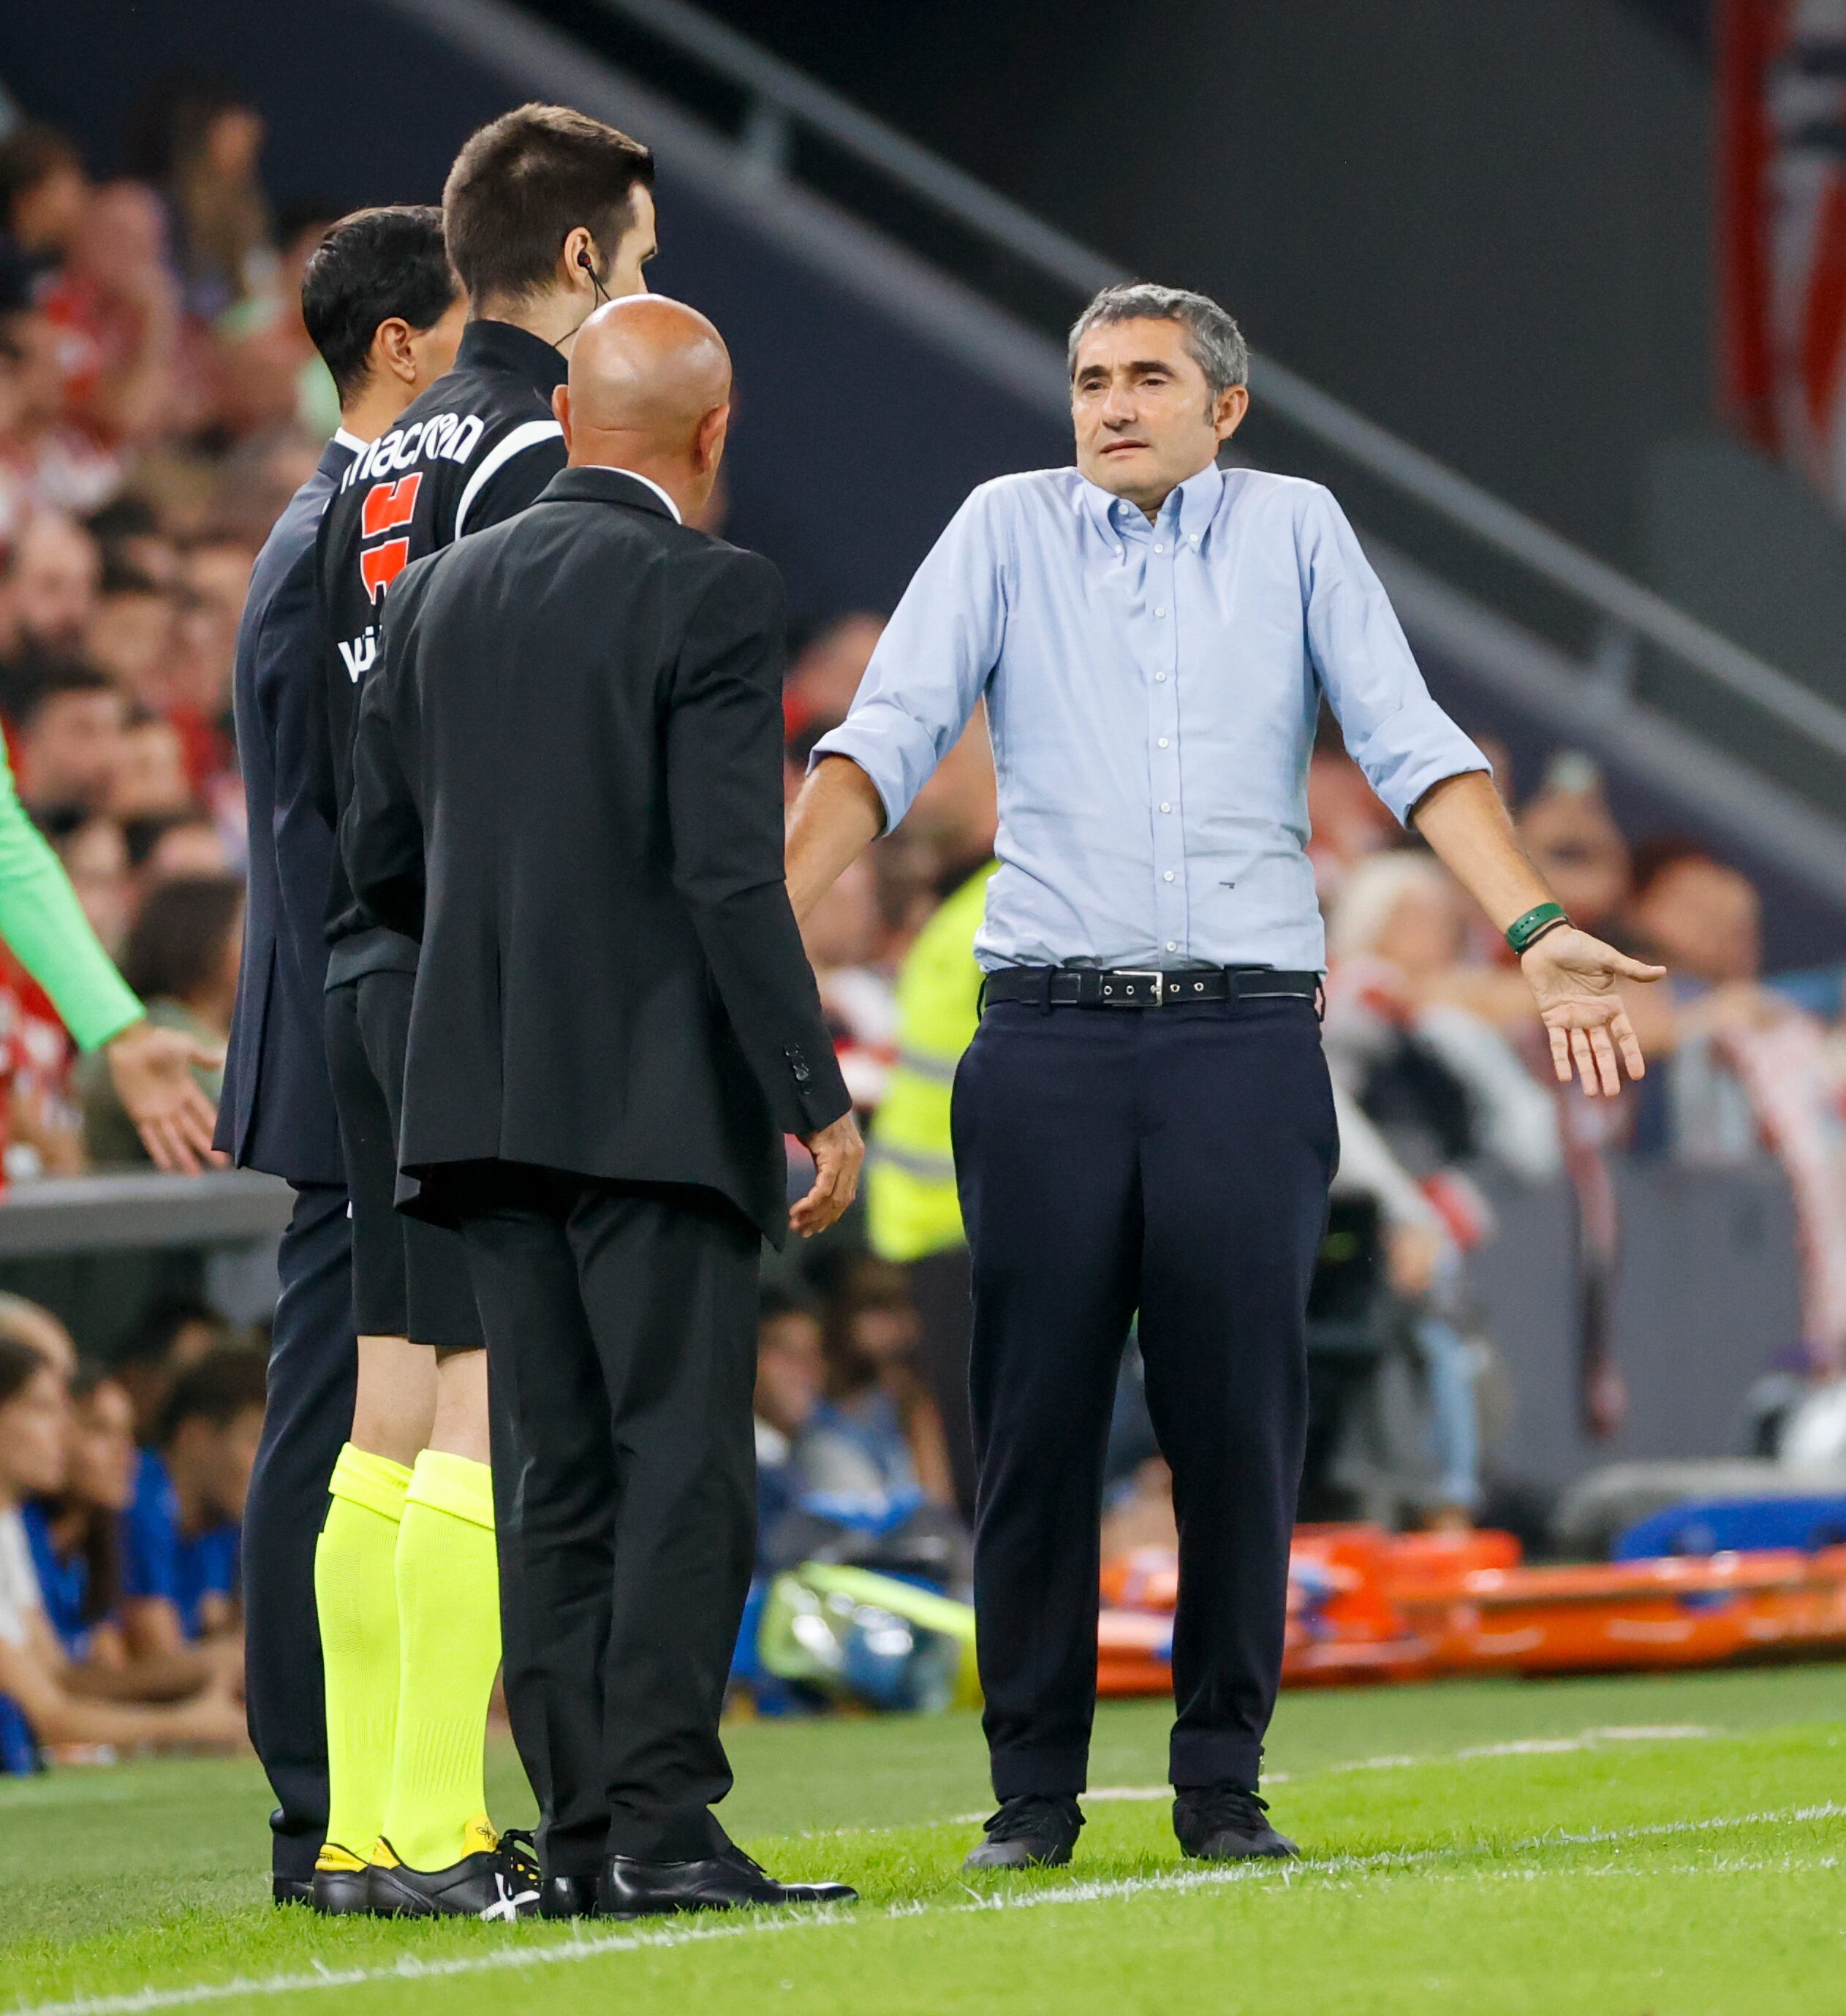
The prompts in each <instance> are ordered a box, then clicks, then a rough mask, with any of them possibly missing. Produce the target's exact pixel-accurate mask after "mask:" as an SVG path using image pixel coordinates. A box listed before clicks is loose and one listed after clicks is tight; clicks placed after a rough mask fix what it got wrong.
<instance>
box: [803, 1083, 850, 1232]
mask: <svg viewBox="0 0 1846 2016" xmlns="http://www.w3.org/2000/svg"><path fill="white" fill-rule="evenodd" d="M801 1144H802V1147H804V1148H806V1150H807V1151H808V1153H809V1154H810V1155H812V1156H813V1158H814V1184H813V1189H811V1190H809V1192H808V1193H807V1195H806V1197H803V1198H802V1200H801V1201H800V1202H799V1204H796V1205H795V1207H794V1208H793V1209H792V1210H791V1211H790V1212H789V1214H788V1229H789V1230H790V1231H791V1232H798V1233H800V1234H801V1236H802V1238H803V1239H812V1238H813V1236H814V1235H815V1233H817V1232H824V1231H825V1230H826V1229H827V1227H828V1226H830V1225H835V1224H837V1223H838V1222H839V1220H840V1219H841V1218H842V1216H843V1215H845V1210H846V1208H847V1206H848V1205H849V1204H851V1203H852V1201H853V1198H854V1197H856V1196H857V1195H858V1194H859V1169H860V1164H861V1163H863V1162H864V1160H865V1143H864V1139H862V1138H861V1136H860V1132H859V1125H858V1122H857V1121H855V1120H854V1119H853V1116H852V1114H850V1113H843V1114H841V1115H840V1117H839V1118H838V1120H836V1121H834V1123H833V1124H832V1125H831V1126H830V1127H823V1128H821V1129H820V1130H819V1132H817V1133H813V1134H804V1135H802V1137H801Z"/></svg>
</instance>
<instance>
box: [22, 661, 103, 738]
mask: <svg viewBox="0 0 1846 2016" xmlns="http://www.w3.org/2000/svg"><path fill="white" fill-rule="evenodd" d="M63 693H115V694H116V697H117V699H120V698H121V694H120V693H119V692H117V687H116V684H115V682H114V680H113V679H110V676H109V675H108V674H107V673H106V671H103V668H102V667H101V666H100V665H92V664H91V663H90V662H89V661H88V659H87V658H73V657H61V656H55V655H50V654H48V655H46V656H45V657H37V658H34V660H33V661H31V663H30V664H27V666H26V667H25V668H23V671H21V673H20V692H19V694H18V697H17V699H16V702H15V705H16V708H17V719H18V722H19V725H20V727H21V728H22V729H26V728H30V727H31V725H32V723H33V722H34V721H35V720H36V719H37V718H38V714H39V711H40V709H41V708H42V707H45V705H47V704H48V703H49V702H50V701H52V700H56V699H57V698H58V697H59V695H60V694H63ZM125 704H126V703H125V702H124V705H125Z"/></svg>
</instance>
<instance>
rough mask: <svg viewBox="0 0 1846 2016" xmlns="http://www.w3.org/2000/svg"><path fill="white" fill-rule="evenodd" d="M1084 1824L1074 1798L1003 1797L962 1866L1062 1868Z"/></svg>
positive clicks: (1045, 1796)
mask: <svg viewBox="0 0 1846 2016" xmlns="http://www.w3.org/2000/svg"><path fill="white" fill-rule="evenodd" d="M1082 1827H1083V1809H1082V1808H1081V1807H1080V1806H1079V1805H1078V1804H1077V1802H1076V1800H1075V1799H1069V1798H1052V1797H1050V1796H1047V1795H1042V1794H1038V1793H1026V1794H1025V1795H1022V1797H1020V1798H1015V1799H1003V1800H1002V1801H1001V1805H1000V1810H999V1812H998V1813H996V1814H995V1815H994V1816H993V1818H992V1819H991V1820H989V1821H988V1823H987V1838H986V1840H985V1841H982V1843H981V1844H980V1845H979V1847H977V1848H975V1849H974V1850H973V1851H972V1852H971V1853H970V1854H969V1856H968V1859H967V1860H966V1861H965V1862H964V1863H962V1865H961V1866H962V1867H963V1868H964V1869H1062V1867H1064V1865H1065V1863H1067V1862H1068V1861H1069V1859H1070V1852H1071V1850H1072V1849H1074V1848H1075V1847H1076V1838H1077V1835H1078V1834H1079V1832H1080V1831H1081V1829H1082Z"/></svg>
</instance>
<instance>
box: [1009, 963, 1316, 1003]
mask: <svg viewBox="0 0 1846 2016" xmlns="http://www.w3.org/2000/svg"><path fill="white" fill-rule="evenodd" d="M1320 991H1321V976H1320V975H1319V974H1318V973H1282V972H1279V971H1278V970H1277V969H1276V968H1275V967H1272V966H1220V967H1210V968H1206V967H1197V968H1194V969H1192V970H1182V971H1180V972H1177V973H1162V972H1159V971H1157V970H1154V969H1152V968H1151V967H1115V968H1113V969H1109V970H1105V969H1101V968H1098V967H1089V966H1005V967H1001V969H1000V970H999V971H997V973H990V974H988V975H987V981H986V988H985V990H984V992H983V993H982V1006H984V1007H991V1006H993V1004H994V1003H996V1002H1001V1001H1019V1002H1024V1003H1026V1004H1027V1005H1029V1006H1031V1007H1034V1008H1177V1007H1179V1006H1182V1005H1183V1004H1184V1003H1187V1002H1188V1001H1190V1002H1202V1001H1228V1002H1230V1003H1234V1004H1235V1003H1237V1002H1239V1001H1267V1000H1269V999H1273V998H1274V997H1275V996H1277V995H1293V996H1295V997H1296V999H1300V1000H1303V1001H1313V1000H1314V999H1316V997H1317V996H1318V995H1319V993H1320Z"/></svg>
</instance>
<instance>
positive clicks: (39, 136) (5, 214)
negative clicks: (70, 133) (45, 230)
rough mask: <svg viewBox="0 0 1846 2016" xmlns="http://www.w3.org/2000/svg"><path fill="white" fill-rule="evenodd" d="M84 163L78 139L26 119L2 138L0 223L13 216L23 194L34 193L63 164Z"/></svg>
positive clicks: (73, 166) (80, 165)
mask: <svg viewBox="0 0 1846 2016" xmlns="http://www.w3.org/2000/svg"><path fill="white" fill-rule="evenodd" d="M82 166H83V156H82V155H81V153H78V149H77V144H76V142H74V141H73V140H70V139H66V137H65V136H64V135H63V134H62V133H60V132H59V131H58V129H57V128H56V127H55V126H45V125H42V124H40V123H39V122H38V121H37V120H34V119H22V120H21V121H20V123H19V124H18V125H16V127H14V128H13V131H11V132H10V133H9V134H8V135H7V136H6V138H5V139H4V140H0V224H3V223H5V222H6V221H9V219H10V218H11V217H12V215H13V205H14V204H15V203H17V202H18V201H19V200H20V197H21V196H30V195H31V193H32V192H33V191H34V189H38V187H39V186H40V185H41V184H43V183H45V182H49V180H50V179H51V178H52V176H53V175H56V173H57V172H58V171H59V169H60V168H78V169H81V167H82Z"/></svg>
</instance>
